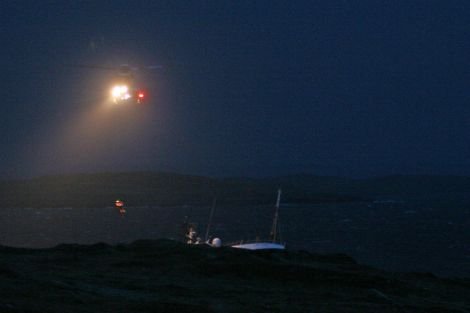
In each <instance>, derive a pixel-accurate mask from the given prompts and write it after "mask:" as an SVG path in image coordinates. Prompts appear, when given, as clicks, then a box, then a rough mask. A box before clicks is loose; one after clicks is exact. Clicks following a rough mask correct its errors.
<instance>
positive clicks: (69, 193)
mask: <svg viewBox="0 0 470 313" xmlns="http://www.w3.org/2000/svg"><path fill="white" fill-rule="evenodd" d="M280 183H281V182H278V181H277V180H275V179H274V180H266V179H264V180H262V179H216V178H209V177H202V176H192V175H181V174H175V173H153V172H131V173H99V174H77V175H61V176H46V177H39V178H34V179H30V180H17V181H4V182H1V183H0V198H1V199H2V201H1V204H0V205H1V206H2V207H36V208H37V207H106V206H109V205H110V204H111V203H112V201H113V200H115V199H117V198H123V199H126V201H127V203H128V204H129V205H131V206H155V205H158V206H171V205H183V204H188V205H200V204H203V205H207V204H208V203H211V202H212V199H213V198H214V196H217V197H218V203H226V204H237V203H250V204H267V203H273V201H274V199H275V195H276V189H277V188H278V187H279V186H280V185H279V184H280ZM282 187H283V188H284V189H287V190H288V192H287V193H286V198H284V199H285V201H291V202H306V203H311V202H315V203H318V202H330V201H335V202H344V201H355V200H358V198H357V197H354V196H350V195H344V194H343V195H340V194H336V193H335V192H331V193H329V192H324V191H321V190H320V191H318V190H316V189H313V188H302V189H299V190H296V189H297V187H298V185H295V184H288V183H285V184H283V186H282Z"/></svg>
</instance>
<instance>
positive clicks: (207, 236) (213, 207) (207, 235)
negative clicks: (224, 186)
mask: <svg viewBox="0 0 470 313" xmlns="http://www.w3.org/2000/svg"><path fill="white" fill-rule="evenodd" d="M216 203H217V197H214V200H213V201H212V209H211V214H210V216H209V223H208V224H207V229H206V236H205V238H204V242H207V240H209V231H210V229H211V224H212V218H213V217H214V211H215V204H216Z"/></svg>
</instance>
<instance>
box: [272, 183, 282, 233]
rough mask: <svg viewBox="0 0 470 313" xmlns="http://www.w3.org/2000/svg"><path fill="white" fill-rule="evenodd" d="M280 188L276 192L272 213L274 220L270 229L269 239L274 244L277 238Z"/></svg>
mask: <svg viewBox="0 0 470 313" xmlns="http://www.w3.org/2000/svg"><path fill="white" fill-rule="evenodd" d="M281 193H282V191H281V188H279V189H278V190H277V200H276V209H275V211H274V218H273V227H272V229H271V239H272V241H273V242H276V239H277V238H276V237H277V223H278V219H279V205H280V203H281Z"/></svg>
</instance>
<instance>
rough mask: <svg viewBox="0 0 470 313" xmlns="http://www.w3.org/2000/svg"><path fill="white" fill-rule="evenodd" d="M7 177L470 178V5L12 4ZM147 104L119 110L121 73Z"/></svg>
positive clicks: (7, 4)
mask: <svg viewBox="0 0 470 313" xmlns="http://www.w3.org/2000/svg"><path fill="white" fill-rule="evenodd" d="M0 40H1V46H0V62H1V69H2V75H1V88H0V96H1V97H0V110H1V112H0V118H1V123H0V131H1V136H0V145H1V153H0V178H12V177H31V176H38V175H48V174H62V173H76V172H102V171H133V170H153V171H176V172H180V173H187V174H197V175H210V176H254V177H259V176H272V175H286V174H296V173H310V174H317V175H340V176H351V177H368V176H378V175H392V174H458V175H470V140H469V139H470V124H469V121H470V2H468V1H404V0H403V1H369V0H367V1H366V0H363V1H347V0H344V1H86V2H84V1H1V2H0ZM124 63H126V64H130V65H133V66H144V65H162V67H163V69H161V70H159V71H152V72H140V73H137V74H136V77H137V80H138V82H139V84H141V85H142V86H143V87H145V88H147V90H148V91H149V98H150V100H149V101H148V102H147V103H145V104H143V105H128V106H112V105H109V99H108V98H109V97H108V96H109V88H110V86H111V83H112V80H113V79H114V77H113V74H112V73H108V72H105V71H91V70H85V69H80V68H74V67H71V66H70V65H78V64H90V65H106V66H113V65H114V66H116V65H119V64H124Z"/></svg>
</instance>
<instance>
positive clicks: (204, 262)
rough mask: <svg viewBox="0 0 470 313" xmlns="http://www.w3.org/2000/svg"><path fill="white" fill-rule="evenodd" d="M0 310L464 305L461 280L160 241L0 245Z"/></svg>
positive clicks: (438, 308) (303, 255) (298, 255)
mask: <svg viewBox="0 0 470 313" xmlns="http://www.w3.org/2000/svg"><path fill="white" fill-rule="evenodd" d="M0 294H1V295H2V297H1V299H0V312H4V313H8V312H10V313H13V312H31V313H33V312H38V313H39V312H41V313H43V312H60V313H62V312H102V313H105V312H361V313H365V312H374V313H376V312H382V313H386V312H423V313H429V312H440V313H445V312H469V311H470V297H469V295H470V281H469V280H468V279H466V280H464V279H442V278H438V277H435V276H433V275H432V274H418V273H408V274H398V273H391V272H384V271H379V270H375V269H373V268H370V267H366V266H362V265H358V264H356V262H355V261H354V260H353V259H351V258H349V257H347V256H345V255H315V254H309V253H307V252H269V251H264V252H261V251H258V252H249V251H243V250H235V249H230V248H222V249H212V248H209V247H202V246H197V247H196V246H194V247H190V246H186V245H184V244H181V243H178V242H174V241H169V240H157V241H137V242H134V243H132V244H128V245H116V246H110V245H106V244H95V245H90V246H83V245H60V246H57V247H55V248H52V249H44V250H33V249H18V248H8V247H0Z"/></svg>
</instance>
